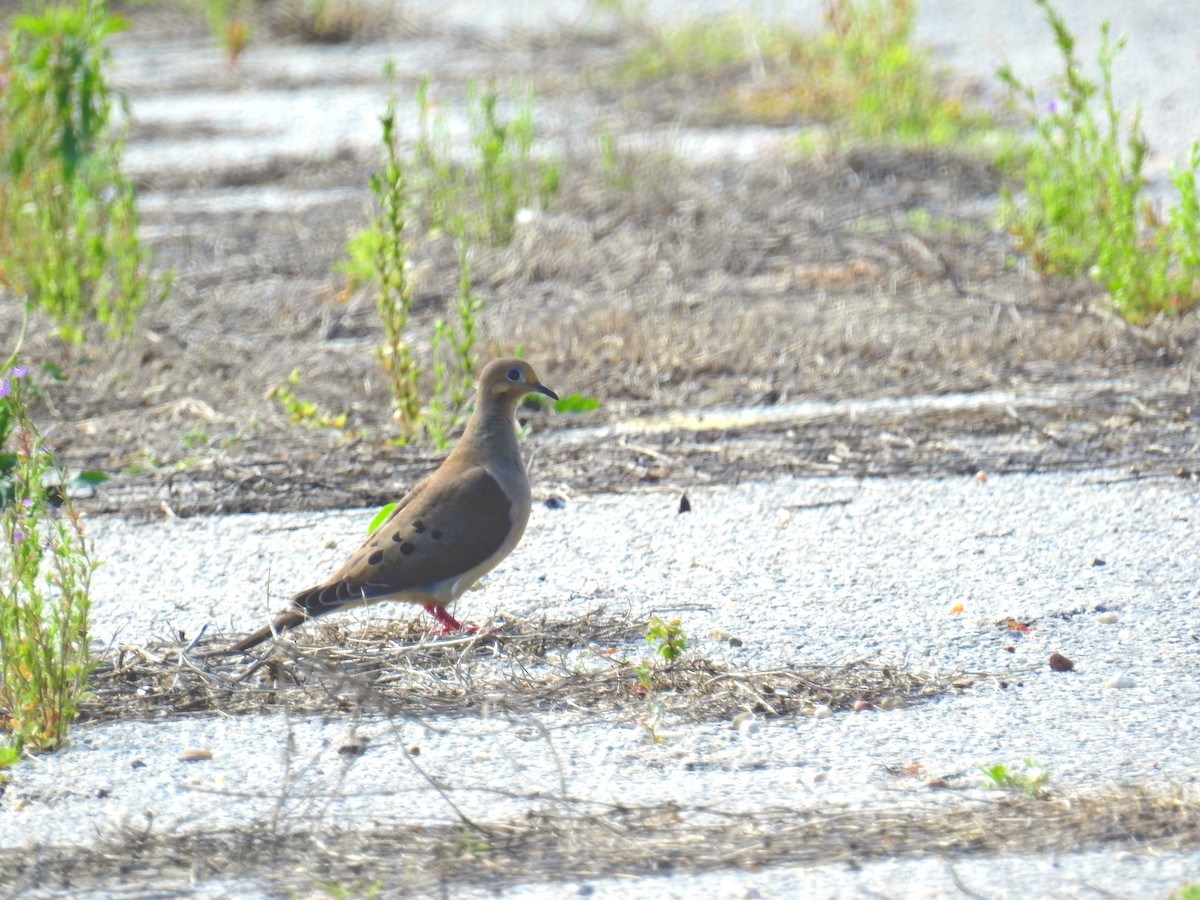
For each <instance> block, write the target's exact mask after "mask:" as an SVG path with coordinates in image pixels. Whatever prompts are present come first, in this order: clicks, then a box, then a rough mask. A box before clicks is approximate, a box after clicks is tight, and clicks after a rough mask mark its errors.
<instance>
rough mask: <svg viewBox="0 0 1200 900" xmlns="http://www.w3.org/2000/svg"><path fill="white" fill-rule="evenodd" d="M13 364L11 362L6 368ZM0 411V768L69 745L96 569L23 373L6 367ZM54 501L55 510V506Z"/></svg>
mask: <svg viewBox="0 0 1200 900" xmlns="http://www.w3.org/2000/svg"><path fill="white" fill-rule="evenodd" d="M11 362H12V360H11V359H10V360H9V363H11ZM4 368H5V370H6V373H7V374H6V376H5V377H4V378H3V379H0V408H3V410H4V413H3V417H4V419H5V422H6V423H7V428H8V434H7V437H8V444H7V445H6V446H4V447H0V450H3V451H5V452H6V453H11V458H12V467H11V469H10V470H9V472H8V491H7V496H6V497H5V500H4V503H3V506H2V507H0V559H2V560H3V565H0V573H2V574H0V730H2V731H4V732H6V733H7V736H6V741H5V743H4V744H0V767H3V766H6V765H11V764H12V763H14V762H15V761H16V760H17V759H18V758H19V757H20V754H21V752H22V751H24V750H52V749H54V748H56V747H59V746H60V745H61V744H62V743H63V741H64V740H65V739H66V735H67V729H68V727H69V725H70V723H71V721H72V720H73V719H74V717H75V711H76V707H77V705H78V703H79V701H80V700H81V699H82V698H83V696H84V695H85V693H86V691H87V679H88V674H89V672H90V670H91V663H90V662H89V654H88V650H89V648H88V612H89V609H90V600H89V597H88V586H89V583H90V580H91V575H92V571H93V570H94V569H95V564H94V563H93V562H92V561H91V559H90V558H89V555H88V547H87V541H86V539H85V537H84V532H83V527H82V525H81V523H80V521H79V513H78V511H77V510H76V509H75V507H74V505H73V503H72V502H71V500H70V497H69V496H68V495H67V494H66V493H65V492H64V491H61V490H58V491H51V490H50V489H48V488H47V487H46V485H47V484H49V483H57V484H63V483H65V479H64V478H63V475H62V473H61V471H60V470H59V469H58V466H57V464H56V462H55V460H54V457H53V455H52V453H51V452H50V450H49V448H48V447H47V446H46V443H45V439H44V438H43V437H42V435H41V433H40V432H39V431H38V429H37V427H36V426H35V424H34V423H33V421H32V419H31V418H30V416H29V413H28V409H27V407H26V404H25V401H24V399H23V394H24V390H23V387H24V383H25V380H26V376H27V374H28V373H27V371H26V370H25V369H24V368H23V367H20V366H11V365H6V366H5V367H4ZM59 504H61V505H59Z"/></svg>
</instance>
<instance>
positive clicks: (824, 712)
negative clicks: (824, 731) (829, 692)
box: [812, 703, 833, 719]
mask: <svg viewBox="0 0 1200 900" xmlns="http://www.w3.org/2000/svg"><path fill="white" fill-rule="evenodd" d="M812 714H813V718H814V719H828V718H829V717H830V716H832V715H833V707H832V706H829V705H828V704H826V703H818V704H817V705H816V706H814V707H813V711H812Z"/></svg>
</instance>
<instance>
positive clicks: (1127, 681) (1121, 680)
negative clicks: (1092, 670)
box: [1104, 675, 1135, 688]
mask: <svg viewBox="0 0 1200 900" xmlns="http://www.w3.org/2000/svg"><path fill="white" fill-rule="evenodd" d="M1134 683H1135V682H1134V680H1133V679H1132V678H1130V677H1129V676H1128V675H1111V676H1109V677H1108V678H1106V679H1105V681H1104V686H1105V687H1106V688H1131V687H1133V686H1134Z"/></svg>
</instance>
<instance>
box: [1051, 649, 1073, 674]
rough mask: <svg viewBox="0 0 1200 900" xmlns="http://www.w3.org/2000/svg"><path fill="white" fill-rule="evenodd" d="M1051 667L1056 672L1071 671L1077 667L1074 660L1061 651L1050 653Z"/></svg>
mask: <svg viewBox="0 0 1200 900" xmlns="http://www.w3.org/2000/svg"><path fill="white" fill-rule="evenodd" d="M1050 668H1051V669H1053V670H1054V671H1055V672H1070V671H1071V670H1072V669H1074V668H1075V663H1074V661H1072V660H1070V659H1067V657H1065V656H1063V655H1062V654H1061V653H1051V654H1050Z"/></svg>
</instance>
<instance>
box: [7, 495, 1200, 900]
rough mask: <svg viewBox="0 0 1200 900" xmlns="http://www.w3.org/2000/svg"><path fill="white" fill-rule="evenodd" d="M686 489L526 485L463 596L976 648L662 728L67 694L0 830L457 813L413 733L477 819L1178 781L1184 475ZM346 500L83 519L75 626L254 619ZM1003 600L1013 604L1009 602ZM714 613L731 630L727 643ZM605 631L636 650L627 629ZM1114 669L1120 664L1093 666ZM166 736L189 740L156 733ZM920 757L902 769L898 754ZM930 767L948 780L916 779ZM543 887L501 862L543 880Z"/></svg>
mask: <svg viewBox="0 0 1200 900" xmlns="http://www.w3.org/2000/svg"><path fill="white" fill-rule="evenodd" d="M690 499H691V503H692V511H691V512H689V513H686V514H679V513H677V512H676V509H677V504H678V497H677V496H675V495H671V494H667V493H653V494H641V495H626V496H618V497H600V498H584V499H579V500H570V501H568V502H567V504H566V506H565V507H564V508H561V509H550V508H548V507H547V506H546V505H538V506H537V508H536V510H535V512H534V516H533V519H532V521H531V524H530V528H529V531H528V533H527V535H526V538H525V540H524V542H523V543H522V544H521V546H520V547H519V548H518V550H517V551H516V552H515V553H514V555H513V556H512V557H510V558H509V560H508V561H507V562H506V563H505V564H504V565H502V566H501V567H500V569H499V570H497V571H496V572H495V573H493V576H491V577H490V578H489V579H488V582H487V584H486V587H485V590H484V591H482V592H476V593H471V594H468V595H467V597H466V598H464V600H463V601H461V602H460V603H459V606H458V609H457V610H456V614H458V615H459V616H465V617H466V618H468V619H470V620H473V621H483V620H485V619H487V617H488V616H489V615H493V614H495V615H498V616H501V617H503V616H504V615H505V614H515V615H520V616H533V615H537V614H539V613H541V612H543V611H545V612H550V613H552V614H553V615H554V616H555V617H558V618H561V617H570V616H572V615H582V614H583V613H585V612H588V611H589V610H592V611H594V610H596V609H598V608H601V607H605V608H607V609H608V610H610V611H613V612H616V613H620V614H625V613H628V614H629V615H630V616H631V617H632V618H633V619H634V620H635V621H644V620H645V618H646V617H647V616H649V615H650V614H651V613H659V614H662V615H664V616H678V617H680V618H681V619H682V620H683V623H684V627H685V629H686V631H687V632H688V634H689V637H690V638H691V639H692V651H691V652H693V653H696V654H701V655H706V656H708V657H710V658H715V659H726V660H729V661H731V662H736V663H737V664H739V665H741V666H745V667H749V668H758V669H762V668H770V667H781V666H791V667H797V666H809V665H814V664H825V663H842V662H846V661H850V660H854V659H859V658H866V659H868V660H870V661H873V662H878V663H891V664H896V665H902V666H905V667H907V668H910V669H914V670H922V671H932V672H943V673H947V672H948V673H960V672H972V673H987V675H986V676H979V675H976V676H975V679H974V684H973V685H972V686H971V687H970V688H969V689H967V690H966V691H964V692H962V693H961V694H957V695H945V696H943V697H940V698H938V699H936V700H934V701H932V702H924V703H918V704H914V705H912V706H910V707H907V708H901V709H894V710H890V711H886V712H884V711H880V710H872V711H865V712H860V713H852V712H844V713H837V714H835V715H833V716H831V717H829V718H823V719H820V718H814V717H806V716H801V717H795V716H787V717H783V718H779V719H771V720H765V721H763V722H761V723H757V727H752V728H750V729H748V730H745V729H743V730H739V729H738V728H736V727H734V725H733V724H732V723H731V722H729V721H721V722H698V723H697V722H673V721H670V720H667V721H664V722H663V723H661V725H660V728H659V731H660V735H661V736H662V737H663V738H664V740H663V741H661V742H659V743H655V742H652V741H650V740H648V739H647V732H646V729H645V728H644V727H643V726H642V725H641V724H639V722H638V720H637V718H636V717H632V716H626V715H617V716H615V717H596V716H594V715H590V716H589V715H578V716H576V715H572V714H569V713H556V714H552V715H534V714H531V715H529V716H518V717H499V716H497V717H487V716H482V717H477V716H454V717H440V718H439V717H430V718H426V719H423V720H420V721H418V720H416V719H404V720H384V719H381V718H379V717H378V716H372V715H365V716H362V717H358V716H335V717H331V718H322V717H316V716H313V717H290V718H289V717H287V716H282V715H281V716H242V717H235V718H225V717H196V718H184V719H175V720H170V721H165V722H164V721H155V722H142V721H125V722H116V723H109V724H104V725H91V726H83V727H80V728H77V729H76V731H75V732H74V737H73V742H72V746H71V747H70V748H68V749H67V750H65V751H63V752H60V753H57V754H53V755H50V756H46V757H41V758H38V759H37V760H35V761H33V762H31V763H29V764H26V765H24V766H22V767H20V768H19V769H17V770H15V771H14V773H13V776H14V781H13V784H12V785H11V786H10V787H9V789H8V792H7V793H6V795H5V798H4V806H3V809H0V845H3V846H8V847H19V846H28V845H29V844H30V842H48V843H50V844H64V843H65V844H75V843H85V844H86V843H88V842H91V841H93V840H96V839H97V837H98V836H100V837H103V836H104V835H105V834H109V835H112V834H113V833H114V832H113V829H114V828H115V827H116V825H117V824H119V823H125V824H126V825H129V824H136V823H139V822H145V821H147V815H149V817H150V819H151V820H152V821H153V823H154V827H155V828H157V829H162V830H163V831H165V832H169V833H180V832H187V831H192V830H201V831H209V830H212V829H217V828H223V827H231V826H247V825H255V823H264V822H270V823H274V826H275V827H292V828H304V827H314V823H318V822H325V823H328V822H330V821H337V822H341V823H343V824H345V823H360V824H361V823H368V822H370V823H374V822H379V821H385V820H386V821H390V822H395V821H401V822H417V823H424V824H431V823H438V822H452V821H454V816H453V813H452V810H451V809H450V808H449V807H448V806H447V805H446V804H445V803H444V802H443V801H442V800H440V799H439V797H438V795H437V794H435V793H434V791H433V790H432V788H430V787H429V785H428V783H426V782H425V781H424V780H423V779H421V778H420V777H418V776H417V773H416V771H415V770H414V768H413V765H412V757H410V756H408V755H407V753H406V752H405V751H406V749H408V748H411V747H413V746H418V747H420V756H419V763H420V765H421V767H422V768H423V769H425V770H426V771H427V772H428V773H429V774H431V775H433V776H435V777H436V778H437V779H440V780H441V781H442V783H444V785H445V786H446V789H447V790H448V792H449V795H450V796H452V797H453V799H454V802H455V803H456V804H457V805H458V806H459V807H460V808H461V809H462V810H463V811H464V812H466V813H467V814H468V815H470V816H472V817H475V818H478V819H481V820H489V821H495V820H512V819H514V818H517V817H519V816H520V815H522V814H523V813H524V812H526V811H528V810H532V809H536V808H539V807H541V806H543V805H544V803H545V801H546V798H547V797H562V796H566V795H569V796H571V797H573V798H576V799H578V800H585V801H597V802H602V803H603V802H630V801H633V800H641V801H651V800H652V801H676V802H678V803H680V804H681V805H684V806H686V805H688V804H691V803H695V802H697V801H698V800H699V799H701V798H702V799H703V802H704V803H706V804H709V805H712V806H716V807H719V808H722V809H726V810H733V811H737V810H750V811H752V810H755V809H758V808H762V807H766V806H771V805H773V804H777V803H784V804H785V805H788V806H794V807H797V808H799V807H819V806H823V805H829V804H839V803H850V804H853V805H855V806H867V807H870V806H881V807H886V808H895V807H912V808H928V807H929V806H930V804H933V806H934V808H937V806H938V805H939V804H948V805H954V804H959V803H962V802H964V800H967V799H971V798H975V799H978V798H979V797H980V796H985V795H986V794H987V792H986V791H984V790H982V789H981V788H980V787H979V784H980V782H981V780H982V779H981V776H979V775H978V774H977V772H976V768H975V767H976V766H977V765H980V764H990V763H995V762H1006V763H1009V764H1013V763H1017V762H1019V761H1020V760H1022V759H1023V758H1025V757H1030V758H1032V759H1034V760H1036V761H1037V762H1040V763H1042V764H1044V765H1045V766H1046V767H1047V769H1048V771H1049V772H1050V773H1051V779H1052V785H1053V786H1054V788H1055V789H1056V790H1086V789H1089V788H1096V787H1099V786H1114V787H1115V786H1121V785H1146V786H1154V785H1172V784H1173V785H1181V786H1185V787H1192V788H1194V787H1196V785H1197V772H1196V768H1195V747H1196V746H1197V745H1198V744H1200V715H1198V714H1197V712H1196V710H1197V709H1200V680H1198V679H1197V677H1196V674H1197V651H1198V647H1200V643H1198V642H1200V629H1198V627H1197V624H1196V619H1195V609H1196V605H1197V598H1198V594H1200V588H1198V586H1197V582H1196V578H1195V560H1196V559H1197V558H1200V538H1198V537H1197V528H1196V525H1197V517H1198V504H1200V490H1198V488H1197V485H1196V484H1195V483H1194V482H1187V481H1182V480H1170V479H1155V480H1132V479H1128V478H1126V477H1124V476H1123V474H1122V473H1117V472H1098V473H1087V474H1082V475H1080V474H1072V475H1040V476H1007V477H992V478H989V479H986V480H981V479H977V478H953V479H936V480H929V479H903V478H898V479H888V480H875V481H856V480H851V479H840V478H834V479H828V480H805V481H785V482H780V483H772V484H746V485H742V486H737V487H721V488H714V489H711V490H706V491H703V492H695V493H693V494H692V495H691V497H690ZM948 511H952V512H950V513H949V514H948ZM367 518H368V515H367V514H366V513H364V512H363V511H361V510H356V511H345V512H340V513H329V514H327V515H317V516H314V515H292V516H286V515H281V516H265V515H264V516H227V517H217V518H211V519H196V520H189V521H171V522H165V523H160V524H144V525H131V524H129V523H127V522H123V521H121V520H119V519H97V520H94V521H93V522H92V523H91V528H92V533H93V534H94V535H95V537H96V542H97V555H98V557H99V558H101V559H103V560H104V561H105V565H104V566H103V567H102V568H101V569H100V570H99V572H98V573H97V576H96V583H95V592H94V593H95V629H96V632H95V633H96V637H97V638H98V639H100V640H102V641H104V642H108V641H110V640H112V641H118V642H142V641H146V640H148V639H152V638H154V637H158V636H163V635H165V634H169V633H171V632H172V631H174V630H175V629H182V630H183V631H184V632H186V633H187V634H188V635H192V634H195V633H196V631H197V630H198V629H199V628H200V627H202V626H204V625H205V624H208V625H210V626H214V627H215V630H220V629H225V628H235V629H238V630H247V629H250V628H252V627H255V626H256V625H258V624H259V622H261V621H262V619H263V617H264V616H265V614H266V613H267V611H268V610H271V609H275V608H276V607H278V606H279V605H280V603H281V602H282V600H283V599H284V598H285V597H286V595H287V594H288V593H289V592H290V591H292V590H293V589H296V588H299V587H301V586H303V585H304V584H306V583H307V582H309V581H311V580H313V579H314V578H320V577H323V575H324V572H325V570H326V569H327V568H328V566H329V565H330V564H332V563H333V562H334V561H335V560H336V559H337V558H339V557H340V556H341V554H342V553H343V552H345V551H346V550H347V549H348V548H349V547H350V545H351V544H352V543H353V542H354V541H355V540H356V538H357V536H358V535H359V534H361V532H362V529H363V527H364V525H365V522H366V521H367ZM334 545H336V546H334ZM268 584H269V586H270V597H268V596H267V595H268V590H267V588H268ZM959 604H961V606H962V612H954V611H953V608H954V607H956V606H957V605H959ZM412 614H413V611H412V610H409V609H407V608H390V609H384V610H382V611H379V612H378V613H376V615H399V616H410V615H412ZM1008 618H1014V619H1017V620H1019V621H1021V622H1022V623H1025V624H1027V625H1029V626H1030V627H1031V630H1030V631H1029V632H1027V633H1020V632H1014V631H1012V630H1010V629H1009V628H1007V627H1006V626H1005V624H1004V622H1005V620H1006V619H1008ZM714 633H719V634H722V635H723V637H722V638H721V639H715V638H713V637H712V635H713V634H714ZM728 635H731V636H736V637H738V638H740V639H741V641H742V645H741V646H740V647H736V648H735V647H731V646H730V644H729V642H728V639H727V637H725V636H728ZM214 639H215V638H214ZM206 640H207V638H206ZM1007 648H1011V649H1007ZM622 649H624V650H625V651H627V652H628V653H629V654H630V655H636V654H637V653H638V652H640V648H639V647H638V646H637V645H636V644H631V645H630V646H628V647H625V648H622ZM1056 650H1058V651H1061V652H1062V653H1065V654H1066V655H1067V656H1069V657H1071V658H1072V659H1073V660H1075V662H1076V664H1077V665H1076V669H1075V671H1073V672H1069V673H1056V672H1053V671H1051V669H1050V668H1049V666H1048V665H1047V658H1048V656H1049V654H1050V653H1051V652H1053V651H1056ZM1116 676H1124V678H1125V679H1126V681H1125V683H1127V684H1128V685H1130V686H1128V687H1124V688H1119V687H1112V686H1111V680H1112V679H1113V678H1114V677H1116ZM351 720H353V721H357V722H358V723H359V725H358V727H359V734H360V735H361V736H365V737H367V738H368V739H369V741H370V743H369V749H368V751H367V753H365V754H364V755H363V756H361V757H346V756H342V755H339V754H338V753H336V752H335V749H336V748H337V747H338V746H340V745H341V744H344V743H345V737H346V735H347V730H348V727H349V724H350V721H351ZM189 748H203V749H205V750H208V751H210V752H211V753H212V758H211V759H209V760H204V761H199V762H186V761H183V760H181V758H180V754H181V753H182V752H183V751H184V750H185V749H189ZM915 766H919V767H920V772H921V777H920V778H914V777H912V776H911V775H906V774H904V773H903V771H902V770H904V768H905V767H915ZM930 777H935V778H941V779H944V780H946V781H947V782H948V783H950V784H952V785H954V786H956V787H957V789H956V790H951V791H937V792H935V791H931V790H929V788H928V787H926V784H925V782H926V779H928V778H930ZM256 827H257V826H256ZM1198 863H1200V854H1198V853H1195V852H1192V851H1188V852H1186V853H1184V854H1180V853H1174V854H1167V855H1166V856H1165V857H1163V856H1156V857H1155V858H1154V859H1153V861H1151V860H1150V859H1149V858H1148V857H1146V856H1145V855H1143V854H1139V853H1136V852H1129V851H1128V848H1123V849H1122V850H1121V851H1120V852H1118V853H1113V852H1107V853H1096V852H1092V851H1088V852H1084V853H1079V854H1068V855H1062V856H1055V857H1047V856H1039V857H1036V858H1035V859H1033V860H1031V861H1030V863H1029V866H1028V867H1027V870H1026V871H1024V872H1022V873H1021V876H1020V878H1019V879H1017V880H1016V881H1013V880H1011V879H1010V878H1009V875H1008V871H1007V870H1008V867H1007V866H1006V865H1005V864H1004V861H1003V860H997V859H992V858H989V859H980V858H977V857H975V856H968V857H964V858H961V859H952V860H949V861H948V860H947V859H944V858H939V857H937V856H930V857H924V858H921V859H897V860H891V861H887V862H882V861H877V862H872V863H869V864H867V865H865V866H864V867H863V868H861V869H857V870H852V869H850V868H847V867H845V866H829V867H817V868H815V869H813V868H807V867H794V868H787V867H783V868H772V869H771V870H770V871H769V872H767V873H757V874H751V873H744V872H740V871H726V872H714V873H706V874H700V873H692V874H686V873H680V874H678V875H677V876H675V877H674V878H672V879H671V880H670V881H669V882H659V881H655V880H652V879H651V880H648V881H646V882H644V883H641V887H640V888H639V891H641V893H637V892H635V894H636V895H639V896H641V895H646V896H648V895H649V894H651V893H654V894H656V895H658V896H663V895H666V896H695V895H706V896H737V895H739V893H738V892H741V894H740V895H742V896H748V895H749V894H747V893H746V892H747V891H758V892H759V894H760V895H762V896H817V895H820V896H825V895H829V894H831V893H832V894H836V895H842V894H843V892H845V895H848V896H863V895H868V894H869V893H870V892H872V891H879V892H880V893H881V894H882V895H883V896H889V897H915V896H943V895H945V894H946V892H951V890H952V888H951V886H952V885H953V877H954V873H957V875H958V876H959V877H960V879H962V880H963V881H964V883H968V884H974V885H975V886H976V887H978V888H980V889H981V890H983V893H984V895H986V896H1026V895H1027V894H1026V890H1035V889H1036V888H1046V887H1047V886H1049V885H1053V888H1054V890H1055V891H1058V893H1059V895H1062V896H1083V895H1085V893H1086V891H1085V889H1084V885H1085V884H1093V883H1094V884H1099V885H1107V886H1108V887H1107V888H1106V889H1117V888H1121V886H1125V889H1126V890H1128V886H1129V885H1134V884H1136V885H1139V889H1138V891H1137V894H1138V896H1161V895H1163V894H1164V893H1165V892H1166V891H1167V890H1169V889H1170V888H1171V887H1172V885H1174V884H1175V883H1177V882H1178V881H1179V879H1180V877H1182V875H1183V874H1186V873H1187V872H1188V871H1191V872H1193V873H1194V872H1195V871H1196V868H1195V867H1196V865H1197V864H1198ZM1001 871H1004V872H1005V873H1006V874H1005V875H1004V877H1003V878H1001V877H1000V875H999V873H1000V872H1001ZM537 881H540V879H538V880H537ZM900 885H905V886H904V887H901V886H900ZM1023 885H1024V887H1022V886H1023ZM262 887H263V889H264V890H265V891H266V892H267V893H271V888H270V887H269V886H268V885H263V886H262ZM565 887H566V886H563V885H558V886H554V885H546V884H540V883H536V882H535V883H532V884H529V885H528V886H527V888H521V889H515V888H514V889H513V890H514V893H515V894H517V895H523V896H524V895H527V896H551V895H555V892H556V891H560V892H561V891H562V890H564V889H565ZM589 887H591V888H594V889H595V890H596V891H597V895H599V896H606V895H609V896H611V895H615V894H616V893H617V892H618V891H620V892H621V893H623V894H627V893H628V892H629V891H628V884H627V883H626V882H625V881H623V880H621V881H612V882H604V883H598V884H595V885H589ZM206 890H207V889H206ZM214 890H215V889H214ZM202 893H203V892H202ZM1118 893H1120V890H1118ZM558 895H561V893H560V894H558Z"/></svg>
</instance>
